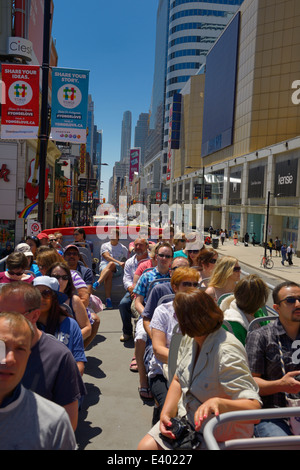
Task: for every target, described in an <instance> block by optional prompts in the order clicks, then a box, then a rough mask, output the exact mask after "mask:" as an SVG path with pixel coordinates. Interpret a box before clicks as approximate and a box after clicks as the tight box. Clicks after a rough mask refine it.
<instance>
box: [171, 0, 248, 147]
mask: <svg viewBox="0 0 300 470" xmlns="http://www.w3.org/2000/svg"><path fill="white" fill-rule="evenodd" d="M242 3H243V0H216V1H213V0H202V1H197V0H170V12H169V37H168V59H167V74H166V102H165V130H164V148H165V149H166V148H167V146H168V134H169V112H170V105H171V103H172V101H173V96H174V94H175V93H179V92H180V90H181V89H182V88H183V86H184V84H185V83H186V82H187V81H188V79H189V78H190V76H192V75H195V74H196V73H197V72H198V70H199V68H200V67H201V66H202V65H203V64H205V61H206V55H207V53H208V51H209V50H210V48H211V47H212V45H213V44H214V43H215V41H216V39H217V38H218V37H219V36H220V34H221V32H222V31H223V30H224V28H225V27H226V25H227V24H228V23H229V21H230V20H231V19H232V17H233V16H234V14H235V13H236V11H237V10H238V8H239V7H240V5H241V4H242Z"/></svg>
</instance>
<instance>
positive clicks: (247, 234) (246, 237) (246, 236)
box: [244, 232, 250, 246]
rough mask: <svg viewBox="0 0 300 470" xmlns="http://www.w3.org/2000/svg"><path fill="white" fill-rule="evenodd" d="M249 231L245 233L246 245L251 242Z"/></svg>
mask: <svg viewBox="0 0 300 470" xmlns="http://www.w3.org/2000/svg"><path fill="white" fill-rule="evenodd" d="M249 238H250V237H249V233H248V232H246V233H245V235H244V245H245V246H248V242H249Z"/></svg>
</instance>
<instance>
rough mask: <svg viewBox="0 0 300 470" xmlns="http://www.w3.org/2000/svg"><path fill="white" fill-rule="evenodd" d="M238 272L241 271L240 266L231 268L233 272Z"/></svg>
mask: <svg viewBox="0 0 300 470" xmlns="http://www.w3.org/2000/svg"><path fill="white" fill-rule="evenodd" d="M240 270H241V267H240V266H235V267H234V268H233V271H240Z"/></svg>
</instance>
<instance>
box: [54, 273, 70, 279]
mask: <svg viewBox="0 0 300 470" xmlns="http://www.w3.org/2000/svg"><path fill="white" fill-rule="evenodd" d="M51 277H55V279H57V280H58V281H59V280H60V279H62V280H63V281H68V280H69V276H68V275H67V274H63V275H62V276H61V275H60V274H52V275H51Z"/></svg>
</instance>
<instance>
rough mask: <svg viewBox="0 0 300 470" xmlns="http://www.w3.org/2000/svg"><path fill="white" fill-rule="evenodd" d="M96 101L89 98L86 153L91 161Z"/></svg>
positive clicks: (90, 96)
mask: <svg viewBox="0 0 300 470" xmlns="http://www.w3.org/2000/svg"><path fill="white" fill-rule="evenodd" d="M94 108H95V106H94V101H93V99H92V95H89V96H88V116H87V119H88V135H87V139H86V151H87V152H88V153H89V154H90V158H91V161H93V153H94Z"/></svg>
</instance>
